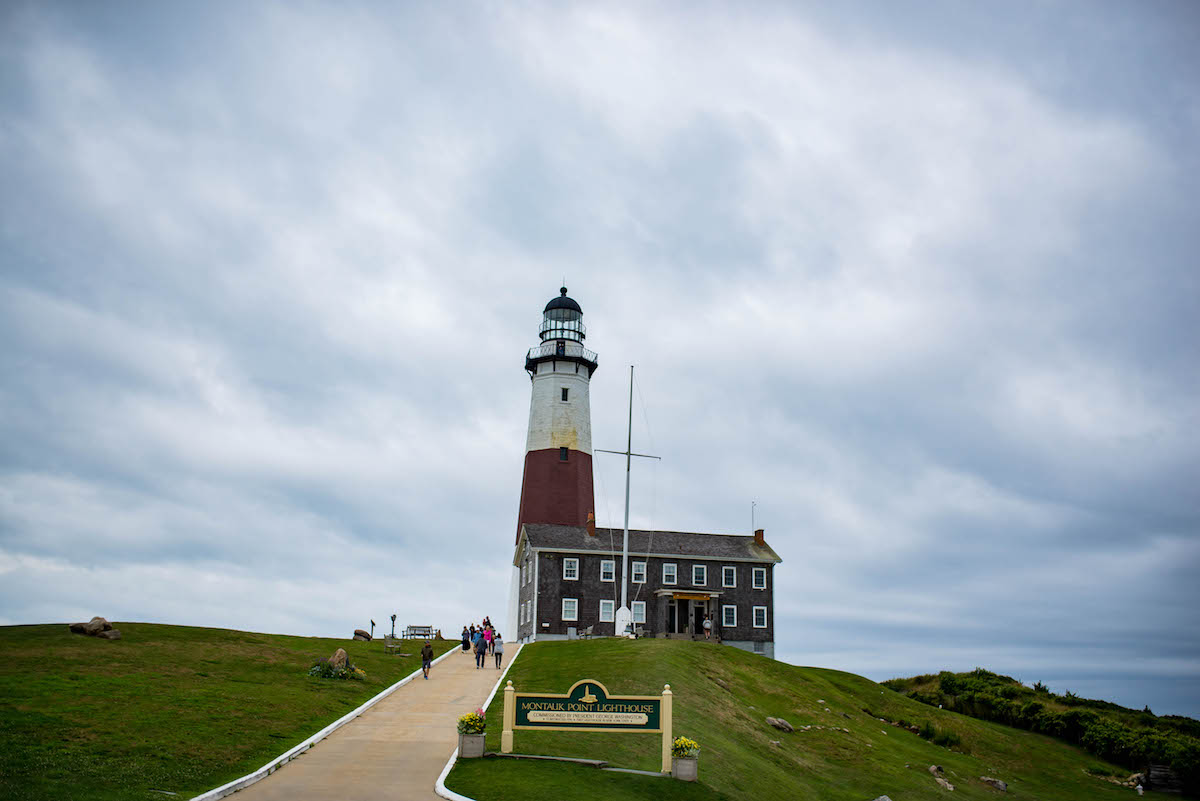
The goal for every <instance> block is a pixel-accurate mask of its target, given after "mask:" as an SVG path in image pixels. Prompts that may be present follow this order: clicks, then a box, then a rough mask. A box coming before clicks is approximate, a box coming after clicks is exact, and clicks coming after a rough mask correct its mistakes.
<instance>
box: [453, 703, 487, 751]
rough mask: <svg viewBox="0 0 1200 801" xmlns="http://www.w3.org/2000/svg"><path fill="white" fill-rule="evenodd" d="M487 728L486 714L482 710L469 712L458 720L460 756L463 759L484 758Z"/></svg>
mask: <svg viewBox="0 0 1200 801" xmlns="http://www.w3.org/2000/svg"><path fill="white" fill-rule="evenodd" d="M486 728H487V720H486V714H485V713H484V711H483V710H482V709H476V710H475V711H474V712H468V713H467V714H465V715H463V716H462V717H461V718H459V719H458V755H459V757H461V758H463V759H474V758H476V757H481V756H483V750H484V746H483V744H484V740H485V739H486V738H487V736H486V734H484V730H485V729H486Z"/></svg>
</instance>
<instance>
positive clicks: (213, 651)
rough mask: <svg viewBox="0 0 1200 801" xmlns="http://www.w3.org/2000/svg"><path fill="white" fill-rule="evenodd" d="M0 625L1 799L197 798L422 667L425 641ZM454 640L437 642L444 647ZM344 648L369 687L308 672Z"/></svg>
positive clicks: (150, 627) (143, 626) (149, 627)
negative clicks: (386, 647) (406, 643)
mask: <svg viewBox="0 0 1200 801" xmlns="http://www.w3.org/2000/svg"><path fill="white" fill-rule="evenodd" d="M114 625H115V626H116V628H118V629H120V630H121V633H122V639H120V640H117V641H114V642H109V641H106V640H99V639H95V638H93V637H83V636H80V635H78V634H71V633H70V632H69V631H68V630H67V627H66V625H64V624H57V625H44V626H6V627H0V798H21V799H30V800H31V801H37V800H38V799H47V800H49V799H54V801H70V799H97V800H99V801H104V800H105V799H158V801H161V799H163V798H164V797H167V796H164V795H163V794H162V793H160V792H153V791H154V790H165V791H168V792H174V793H178V797H181V798H190V797H191V796H193V795H196V794H198V793H201V792H204V791H205V790H209V789H212V788H213V787H217V786H219V785H221V784H224V783H225V782H227V781H230V780H231V779H235V778H237V777H239V776H243V775H245V774H246V773H249V772H250V771H251V770H254V769H255V768H258V767H260V766H261V765H263V764H264V763H266V762H268V761H270V760H271V759H272V758H274V757H276V756H278V755H279V754H281V753H283V752H284V751H286V750H287V749H289V748H291V747H292V746H294V745H296V744H297V743H299V742H301V741H302V740H304V739H306V738H308V737H309V736H311V735H312V734H314V733H316V732H317V731H319V730H320V729H322V728H324V727H325V726H327V725H329V724H330V723H332V722H333V721H335V720H337V719H338V718H340V717H341V716H342V715H344V714H346V713H347V712H349V711H350V710H352V709H354V708H355V707H357V706H359V705H361V704H362V703H363V702H364V701H366V700H368V699H369V698H371V697H372V696H374V695H376V694H377V693H379V692H380V691H381V690H383V689H385V688H387V687H388V686H390V685H391V684H393V683H395V682H396V681H398V680H399V679H401V678H403V677H404V676H406V675H408V674H409V673H411V672H413V671H414V670H416V669H417V668H418V667H419V666H420V664H419V659H418V653H419V648H418V647H417V646H415V645H414V647H413V648H412V649H411V650H412V651H413V654H412V655H411V656H409V657H406V658H400V657H396V656H385V655H384V653H383V644H382V643H381V642H379V641H376V642H373V643H365V642H353V641H349V640H332V639H321V638H316V637H288V636H284V635H277V634H254V633H251V632H244V631H229V630H226V629H206V628H192V627H186V626H163V625H155V624H149V623H116V624H114ZM453 645H454V643H451V642H440V643H434V647H435V651H436V652H437V653H439V654H440V653H442V652H444V651H445V650H447V649H448V648H450V647H452V646H453ZM339 647H341V648H345V649H346V652H347V654H348V655H349V657H350V661H351V662H353V663H354V664H356V665H358V666H359V667H361V668H363V669H364V670H366V673H367V675H366V679H365V680H363V681H338V680H331V679H317V678H312V677H309V676H308V675H307V671H308V668H309V666H310V665H311V664H312V662H313V660H315V659H317V658H318V657H324V656H329V655H330V654H332V653H333V651H334V650H335V649H336V648H339Z"/></svg>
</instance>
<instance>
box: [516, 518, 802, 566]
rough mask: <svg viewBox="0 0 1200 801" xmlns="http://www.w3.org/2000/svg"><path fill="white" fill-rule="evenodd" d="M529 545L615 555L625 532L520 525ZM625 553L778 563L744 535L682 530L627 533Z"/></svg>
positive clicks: (766, 548)
mask: <svg viewBox="0 0 1200 801" xmlns="http://www.w3.org/2000/svg"><path fill="white" fill-rule="evenodd" d="M522 529H523V530H524V532H525V536H526V537H527V538H528V540H529V544H530V546H532V547H534V548H543V549H547V550H560V549H561V550H571V551H596V552H598V553H612V552H613V551H614V550H615V551H616V552H617V553H620V551H621V541H622V539H624V536H625V531H624V529H619V528H598V529H596V536H594V537H592V536H589V535H588V533H587V529H586V528H584V527H582V526H557V525H553V524H550V523H526V524H525V525H524V526H522ZM629 553H630V554H631V555H635V554H659V555H663V556H695V557H700V558H707V559H750V560H753V561H756V562H782V561H783V560H782V559H780V558H779V555H778V554H777V553H775V551H774V550H772V548H771V546H770V545H765V544H764V545H762V546H758V545H755V544H754V537H752V536H750V535H745V534H696V533H692V532H686V531H635V530H633V529H630V530H629Z"/></svg>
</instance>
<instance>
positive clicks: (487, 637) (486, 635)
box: [483, 626, 495, 654]
mask: <svg viewBox="0 0 1200 801" xmlns="http://www.w3.org/2000/svg"><path fill="white" fill-rule="evenodd" d="M493 636H495V635H493V634H492V628H491V626H488V627H487V628H485V629H484V630H483V639H484V641H485V642H486V643H487V650H488V653H489V654H490V653H491V652H492V637H493Z"/></svg>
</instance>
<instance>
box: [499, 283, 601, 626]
mask: <svg viewBox="0 0 1200 801" xmlns="http://www.w3.org/2000/svg"><path fill="white" fill-rule="evenodd" d="M538 336H539V338H540V340H541V342H540V344H538V345H535V346H534V347H532V348H530V349H529V352H528V353H526V354H525V370H526V371H527V372H528V373H529V378H530V380H531V382H532V385H533V386H532V391H531V394H530V400H529V432H528V434H527V436H526V439H525V473H524V477H523V478H522V480H521V504H520V508H519V511H518V513H517V534H516V536H517V537H520V534H521V526H522V525H524V524H526V523H557V524H559V525H564V526H589V527H593V526H595V521H596V516H595V509H596V505H595V494H594V490H593V486H592V407H591V401H590V399H589V396H588V389H589V386H590V383H591V379H592V373H594V372H596V367H597V366H598V360H597V356H596V354H595V352H593V351H590V350H588V349H587V348H585V347H584V346H583V341H584V339H585V338H586V337H587V329H586V328H585V327H584V324H583V310H582V309H581V308H579V304H578V303H576V302H575V301H574V300H572V299H571V298H569V297H567V288H566V287H565V286H564V287H562V288H561V289H560V290H559V296H558V297H556V298H553V299H551V301H550V302H549V303H547V304H546V308H545V309H543V310H542V324H541V327H540V328H539V329H538ZM518 581H519V577H518V576H516V575H515V574H514V579H513V592H512V594H511V598H510V620H511V622H510V624H509V625H510V629H513V630H515V626H514V625H513V624H515V622H516V619H517V614H516V603H517V601H516V588H517V582H518Z"/></svg>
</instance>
